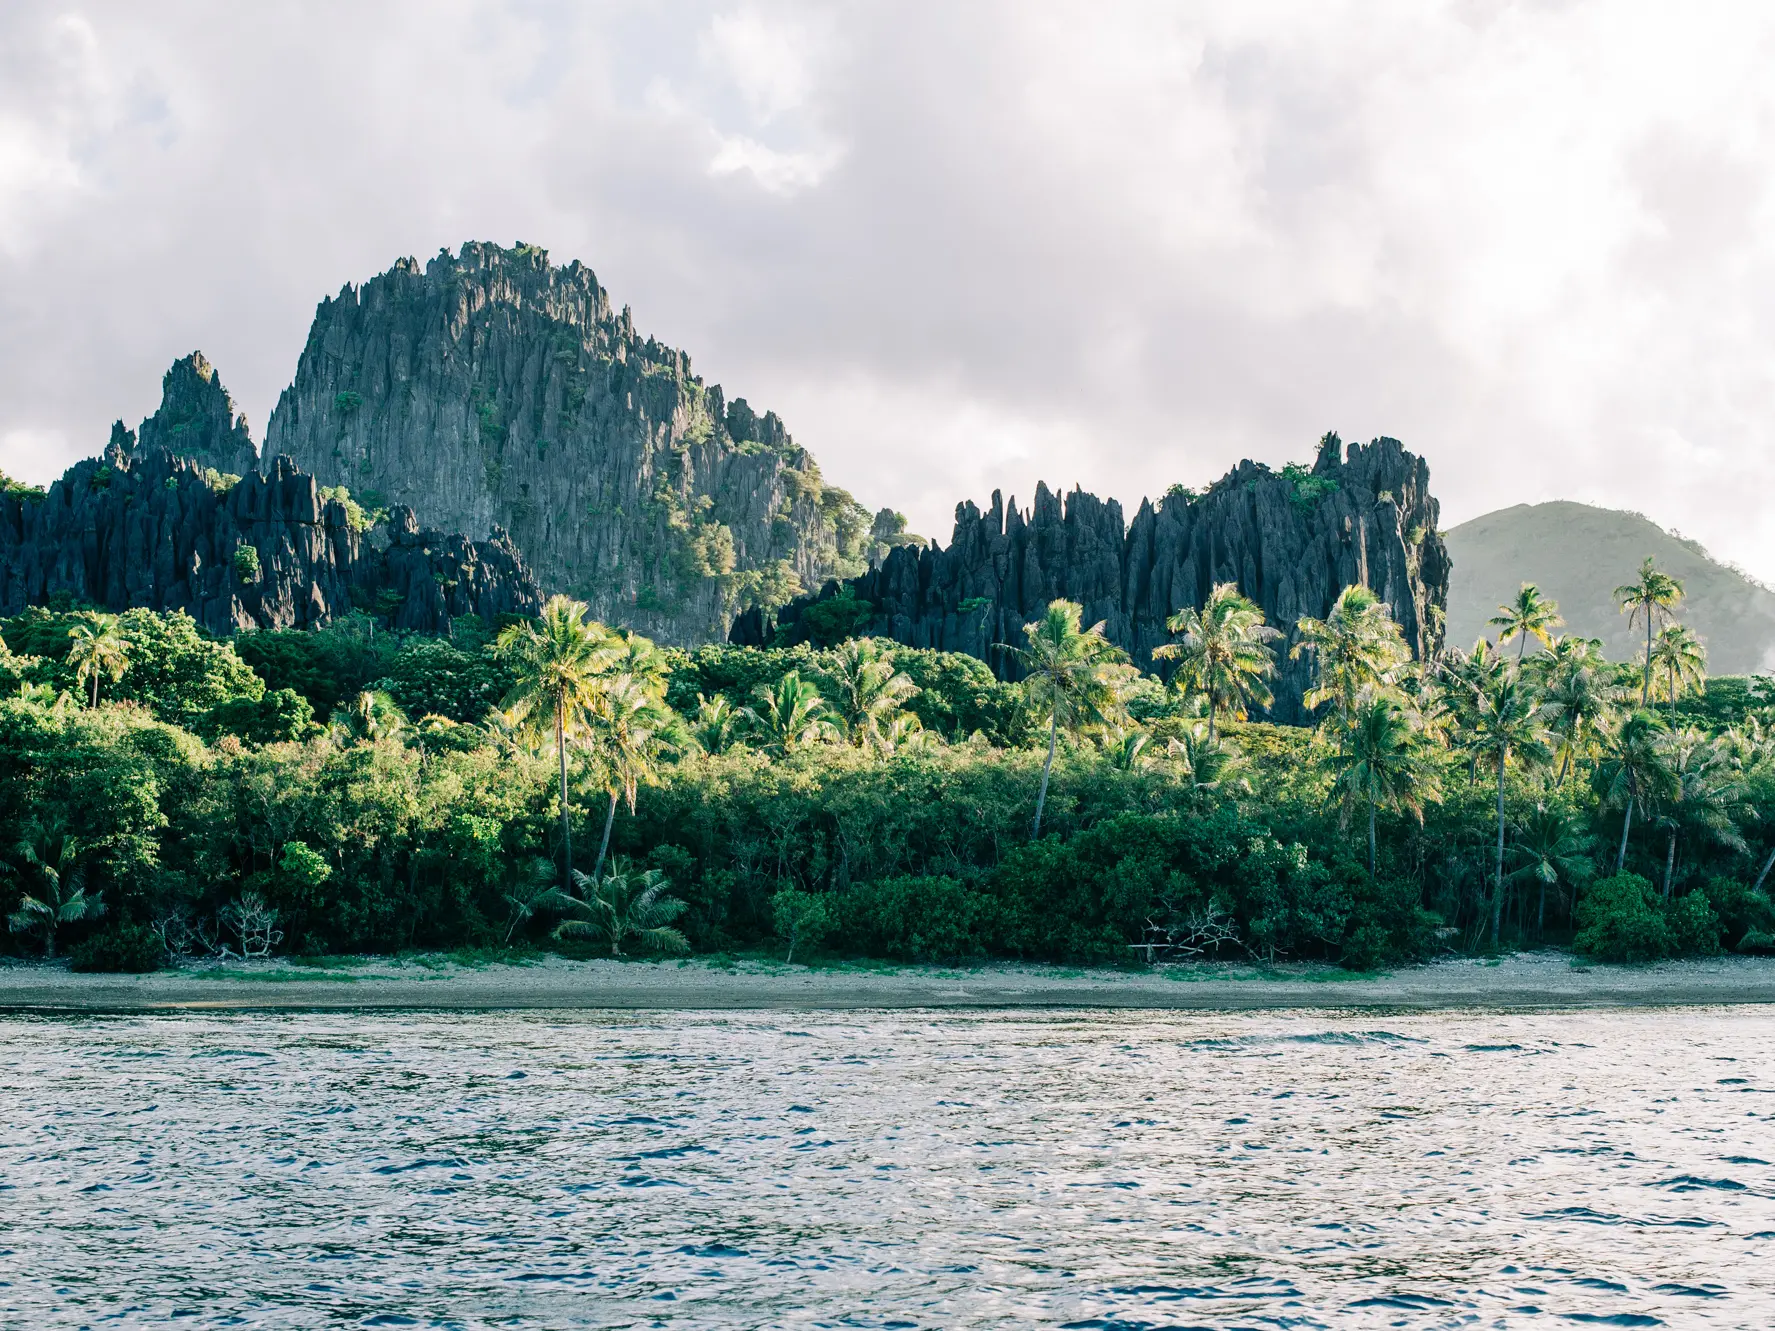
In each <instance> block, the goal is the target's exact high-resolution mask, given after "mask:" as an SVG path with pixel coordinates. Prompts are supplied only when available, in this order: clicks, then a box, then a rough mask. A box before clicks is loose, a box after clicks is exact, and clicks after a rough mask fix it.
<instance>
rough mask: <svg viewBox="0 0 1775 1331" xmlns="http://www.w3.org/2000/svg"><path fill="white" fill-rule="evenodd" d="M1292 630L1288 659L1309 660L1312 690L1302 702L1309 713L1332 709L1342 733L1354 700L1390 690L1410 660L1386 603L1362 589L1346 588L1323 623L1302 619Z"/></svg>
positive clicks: (1346, 727)
mask: <svg viewBox="0 0 1775 1331" xmlns="http://www.w3.org/2000/svg"><path fill="white" fill-rule="evenodd" d="M1295 627H1296V629H1297V631H1298V632H1299V634H1300V641H1299V642H1297V643H1295V645H1294V647H1293V649H1292V650H1291V651H1290V652H1289V655H1290V656H1291V657H1299V656H1301V655H1303V654H1305V653H1311V654H1312V657H1313V672H1314V673H1313V687H1312V688H1311V689H1309V690H1307V693H1306V696H1305V697H1304V698H1303V699H1302V700H1301V701H1302V702H1303V703H1304V704H1305V705H1306V707H1307V708H1308V709H1309V710H1312V709H1314V708H1318V707H1321V706H1323V705H1324V704H1326V703H1328V702H1329V703H1332V704H1334V706H1335V715H1336V718H1337V720H1338V721H1339V722H1340V725H1341V728H1342V729H1345V730H1347V729H1348V727H1349V719H1350V716H1351V714H1352V713H1353V712H1354V710H1355V707H1356V698H1357V695H1358V694H1360V693H1361V692H1362V690H1363V689H1366V688H1384V687H1386V686H1388V685H1390V684H1392V683H1393V681H1394V679H1395V677H1396V676H1397V675H1398V673H1399V671H1400V669H1401V668H1402V667H1403V666H1404V665H1405V663H1406V662H1407V661H1408V660H1410V659H1411V651H1410V649H1409V648H1407V647H1406V645H1405V635H1404V633H1402V632H1401V631H1400V628H1399V625H1398V624H1396V623H1395V622H1394V621H1393V615H1392V612H1391V611H1390V610H1389V609H1388V608H1387V603H1386V602H1385V601H1383V600H1381V599H1380V597H1378V596H1376V595H1375V594H1374V593H1373V592H1371V591H1370V590H1369V589H1368V588H1366V587H1363V586H1359V585H1354V584H1353V585H1351V586H1348V587H1345V588H1344V589H1343V591H1342V592H1340V593H1339V594H1338V598H1337V600H1336V601H1334V602H1333V603H1332V606H1331V611H1330V613H1329V614H1327V615H1326V616H1325V618H1324V619H1313V618H1310V617H1306V616H1303V617H1302V618H1301V619H1300V620H1299V621H1298V623H1297V624H1296V626H1295Z"/></svg>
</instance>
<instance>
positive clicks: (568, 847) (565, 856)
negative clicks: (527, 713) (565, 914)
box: [555, 698, 573, 894]
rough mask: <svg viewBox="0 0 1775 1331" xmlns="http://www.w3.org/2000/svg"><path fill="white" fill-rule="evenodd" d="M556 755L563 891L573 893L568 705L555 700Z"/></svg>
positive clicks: (562, 701) (562, 700)
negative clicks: (559, 800)
mask: <svg viewBox="0 0 1775 1331" xmlns="http://www.w3.org/2000/svg"><path fill="white" fill-rule="evenodd" d="M555 753H556V754H557V755H559V757H560V759H561V890H562V891H563V892H566V893H569V894H571V893H572V891H573V826H572V824H571V823H570V822H569V821H568V819H567V704H566V701H565V700H564V699H559V698H557V699H556V700H555Z"/></svg>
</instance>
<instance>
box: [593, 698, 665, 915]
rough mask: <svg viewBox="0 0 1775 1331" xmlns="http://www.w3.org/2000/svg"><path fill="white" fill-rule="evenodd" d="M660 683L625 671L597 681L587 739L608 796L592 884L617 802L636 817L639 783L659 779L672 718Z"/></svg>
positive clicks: (607, 842)
mask: <svg viewBox="0 0 1775 1331" xmlns="http://www.w3.org/2000/svg"><path fill="white" fill-rule="evenodd" d="M662 693H663V687H662V685H661V684H660V683H658V682H655V681H651V680H649V679H648V678H647V677H646V676H640V677H637V676H636V675H632V674H629V673H628V672H626V671H625V672H623V673H621V674H618V675H614V676H611V677H609V678H606V679H604V680H603V681H602V682H601V686H600V687H599V689H598V690H597V693H596V696H595V697H594V698H593V700H592V704H591V706H590V708H589V709H588V712H587V723H586V729H587V732H588V734H589V736H590V738H591V744H592V752H593V755H594V767H595V768H596V770H597V772H598V774H599V777H600V779H601V780H602V782H603V785H604V790H605V793H606V794H608V795H609V797H610V804H609V807H608V808H606V809H605V811H604V836H603V839H602V840H600V841H599V843H598V860H597V863H596V864H594V865H593V866H592V881H593V882H597V881H598V876H599V875H600V874H601V873H603V871H604V857H605V856H606V855H607V854H609V852H610V830H611V828H612V827H613V826H615V824H616V804H617V800H618V798H619V797H620V798H621V799H622V800H623V802H624V803H626V804H627V805H628V807H629V815H630V817H633V816H634V813H635V797H636V794H637V792H638V791H639V789H640V787H641V785H642V784H643V783H646V784H651V783H652V782H654V781H655V780H657V779H658V776H659V758H660V750H661V749H662V748H663V747H664V746H665V745H664V738H665V733H666V731H667V730H668V729H669V728H670V727H671V726H672V724H673V723H674V720H675V718H674V717H673V715H672V710H671V708H669V707H667V706H666V702H665V698H664V697H663V696H662Z"/></svg>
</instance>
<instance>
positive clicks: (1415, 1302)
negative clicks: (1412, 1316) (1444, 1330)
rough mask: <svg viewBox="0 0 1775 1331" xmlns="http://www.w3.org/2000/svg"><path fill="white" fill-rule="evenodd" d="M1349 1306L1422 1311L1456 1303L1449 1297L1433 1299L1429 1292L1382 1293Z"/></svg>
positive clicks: (1451, 1305)
mask: <svg viewBox="0 0 1775 1331" xmlns="http://www.w3.org/2000/svg"><path fill="white" fill-rule="evenodd" d="M1349 1306H1350V1307H1352V1308H1404V1309H1406V1310H1407V1311H1410V1312H1422V1311H1423V1310H1424V1309H1426V1308H1452V1307H1454V1304H1452V1303H1450V1302H1449V1301H1448V1300H1447V1299H1433V1298H1431V1297H1430V1296H1429V1295H1428V1294H1381V1295H1377V1296H1376V1297H1374V1298H1372V1299H1358V1300H1357V1301H1356V1302H1355V1303H1352V1304H1350V1305H1349Z"/></svg>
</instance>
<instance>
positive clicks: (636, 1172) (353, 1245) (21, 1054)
mask: <svg viewBox="0 0 1775 1331" xmlns="http://www.w3.org/2000/svg"><path fill="white" fill-rule="evenodd" d="M1772 1054H1775V1035H1772V1028H1771V1017H1770V1016H1769V1015H1767V1014H1766V1013H1765V1012H1764V1011H1759V1010H1751V1009H1742V1010H1726V1011H1709V1012H1681V1013H1678V1012H1654V1013H1647V1012H1631V1013H1579V1014H1571V1013H1567V1014H1547V1015H1532V1016H1495V1015H1471V1014H1469V1015H1435V1016H1396V1017H1376V1016H1367V1017H1341V1016H1325V1015H1311V1014H1297V1015H1255V1016H1245V1015H1241V1016H1176V1015H1160V1014H1139V1013H1098V1014H1088V1015H1087V1014H1066V1015H1033V1016H1032V1015H1027V1014H1024V1015H1007V1014H930V1013H898V1014H873V1013H864V1014H858V1013H842V1014H840V1013H829V1014H810V1013H798V1014H763V1013H760V1014H740V1015H721V1016H717V1015H710V1014H706V1013H672V1014H641V1015H636V1014H609V1013H581V1014H561V1013H547V1014H522V1013H504V1014H495V1015H485V1014H437V1013H426V1014H391V1015H339V1014H327V1015H317V1014H290V1015H213V1016H212V1015H203V1016H146V1017H96V1018H95V1017H85V1018H71V1019H52V1018H29V1017H10V1018H4V1019H0V1104H3V1105H4V1106H5V1112H4V1113H3V1114H0V1224H3V1226H4V1228H3V1230H0V1322H3V1323H4V1324H5V1325H7V1326H21V1327H23V1326H33V1327H35V1326H76V1325H143V1324H158V1323H163V1322H175V1321H176V1322H178V1323H179V1324H181V1325H193V1326H209V1325H254V1326H276V1327H307V1326H338V1325H351V1324H359V1325H365V1326H412V1325H418V1326H453V1327H454V1326H461V1327H479V1326H513V1327H529V1326H548V1327H555V1326H562V1327H565V1326H597V1327H629V1326H633V1327H651V1326H668V1327H690V1326H697V1327H701V1326H710V1327H778V1326H809V1327H812V1326H843V1327H1002V1326H1016V1325H1043V1326H1071V1327H1091V1328H1144V1327H1153V1328H1157V1327H1196V1326H1207V1327H1241V1326H1249V1327H1318V1326H1336V1327H1369V1326H1373V1327H1380V1326H1388V1327H1391V1326H1403V1327H1444V1326H1487V1327H1490V1326H1518V1325H1528V1324H1531V1323H1547V1324H1551V1325H1559V1326H1572V1325H1584V1324H1589V1325H1603V1326H1657V1325H1668V1326H1730V1327H1769V1326H1775V1164H1772V1163H1771V1161H1775V1123H1772V1122H1771V1113H1772V1112H1775V1094H1772V1093H1775V1066H1772V1063H1771V1055H1772Z"/></svg>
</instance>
